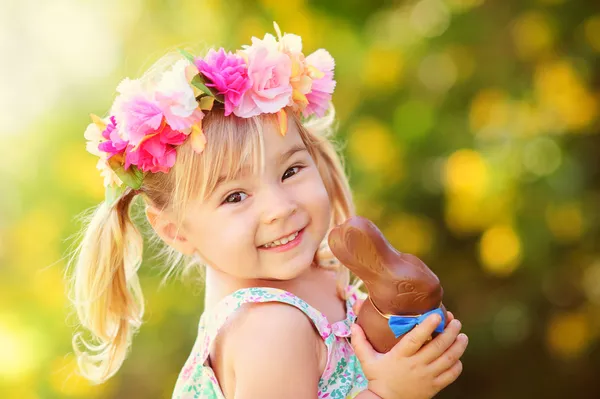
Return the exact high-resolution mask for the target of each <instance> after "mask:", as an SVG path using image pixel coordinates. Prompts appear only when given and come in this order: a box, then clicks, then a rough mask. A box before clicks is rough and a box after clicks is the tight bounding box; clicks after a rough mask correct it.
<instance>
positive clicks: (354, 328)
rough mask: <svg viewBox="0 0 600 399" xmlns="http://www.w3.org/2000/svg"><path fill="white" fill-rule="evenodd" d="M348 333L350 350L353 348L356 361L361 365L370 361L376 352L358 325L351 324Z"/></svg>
mask: <svg viewBox="0 0 600 399" xmlns="http://www.w3.org/2000/svg"><path fill="white" fill-rule="evenodd" d="M350 331H351V333H352V341H351V344H352V348H354V353H356V357H358V360H359V361H360V362H361V363H363V364H364V363H367V362H369V361H371V360H372V359H373V358H374V357H375V355H376V354H377V352H376V351H375V349H373V347H372V346H371V344H370V343H369V341H368V340H367V337H366V336H365V333H364V331H363V329H362V328H360V326H359V325H358V324H352V325H351V326H350Z"/></svg>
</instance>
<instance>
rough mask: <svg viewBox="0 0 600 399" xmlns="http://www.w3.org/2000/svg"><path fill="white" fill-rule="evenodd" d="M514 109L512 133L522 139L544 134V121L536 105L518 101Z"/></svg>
mask: <svg viewBox="0 0 600 399" xmlns="http://www.w3.org/2000/svg"><path fill="white" fill-rule="evenodd" d="M512 108H513V111H512V114H513V116H512V129H511V130H512V131H514V132H515V133H516V134H517V135H519V136H522V137H533V136H536V135H538V134H539V133H541V132H542V125H543V122H544V121H543V118H542V115H541V114H540V112H539V110H538V108H537V107H536V106H535V105H534V104H532V103H530V102H528V101H516V102H515V103H514V104H513V107H512Z"/></svg>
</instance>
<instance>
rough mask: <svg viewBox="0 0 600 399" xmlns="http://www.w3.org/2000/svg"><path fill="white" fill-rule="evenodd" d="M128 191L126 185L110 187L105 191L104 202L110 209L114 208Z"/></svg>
mask: <svg viewBox="0 0 600 399" xmlns="http://www.w3.org/2000/svg"><path fill="white" fill-rule="evenodd" d="M126 189H127V186H126V185H124V184H123V185H121V186H108V187H106V189H105V190H104V201H106V203H107V204H108V206H109V207H111V208H112V207H113V206H114V205H115V204H116V202H117V201H118V200H119V198H121V195H123V192H124V191H125V190H126Z"/></svg>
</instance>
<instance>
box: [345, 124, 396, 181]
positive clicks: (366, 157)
mask: <svg viewBox="0 0 600 399" xmlns="http://www.w3.org/2000/svg"><path fill="white" fill-rule="evenodd" d="M348 151H349V155H350V156H351V157H352V159H353V160H354V163H355V165H357V166H358V167H360V168H362V169H364V170H365V171H367V172H369V173H377V174H380V175H381V176H383V177H385V178H386V179H388V181H389V182H397V181H399V180H400V179H401V178H402V177H403V173H404V163H403V156H402V153H401V151H400V149H399V147H398V145H397V144H396V143H395V142H394V137H393V136H392V132H391V131H390V130H389V128H388V127H387V126H386V125H384V124H382V123H381V122H379V121H378V120H376V119H374V118H363V119H361V120H360V121H359V122H358V123H357V124H356V125H355V126H354V127H353V128H352V129H351V132H350V139H349V144H348Z"/></svg>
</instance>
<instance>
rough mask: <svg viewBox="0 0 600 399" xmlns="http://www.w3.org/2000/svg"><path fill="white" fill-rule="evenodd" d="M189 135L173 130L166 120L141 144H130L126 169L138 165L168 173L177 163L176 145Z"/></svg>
mask: <svg viewBox="0 0 600 399" xmlns="http://www.w3.org/2000/svg"><path fill="white" fill-rule="evenodd" d="M187 137H188V136H187V135H186V134H184V133H181V132H179V131H177V130H173V129H171V128H170V127H169V125H168V124H167V123H166V121H164V122H163V123H162V124H161V129H160V130H159V131H157V132H154V133H152V134H149V135H148V136H147V137H146V138H144V140H143V141H141V142H140V144H139V146H138V147H137V148H135V147H134V146H132V145H130V146H129V147H128V149H127V151H126V153H125V154H126V155H125V165H124V167H125V169H128V168H129V166H130V165H136V166H137V167H138V168H139V169H140V170H142V171H143V172H146V171H150V172H152V173H156V172H163V173H167V172H168V171H169V169H171V168H172V167H173V165H175V159H176V156H177V153H176V151H175V146H177V145H180V144H183V142H184V141H185V139H186V138H187Z"/></svg>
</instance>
